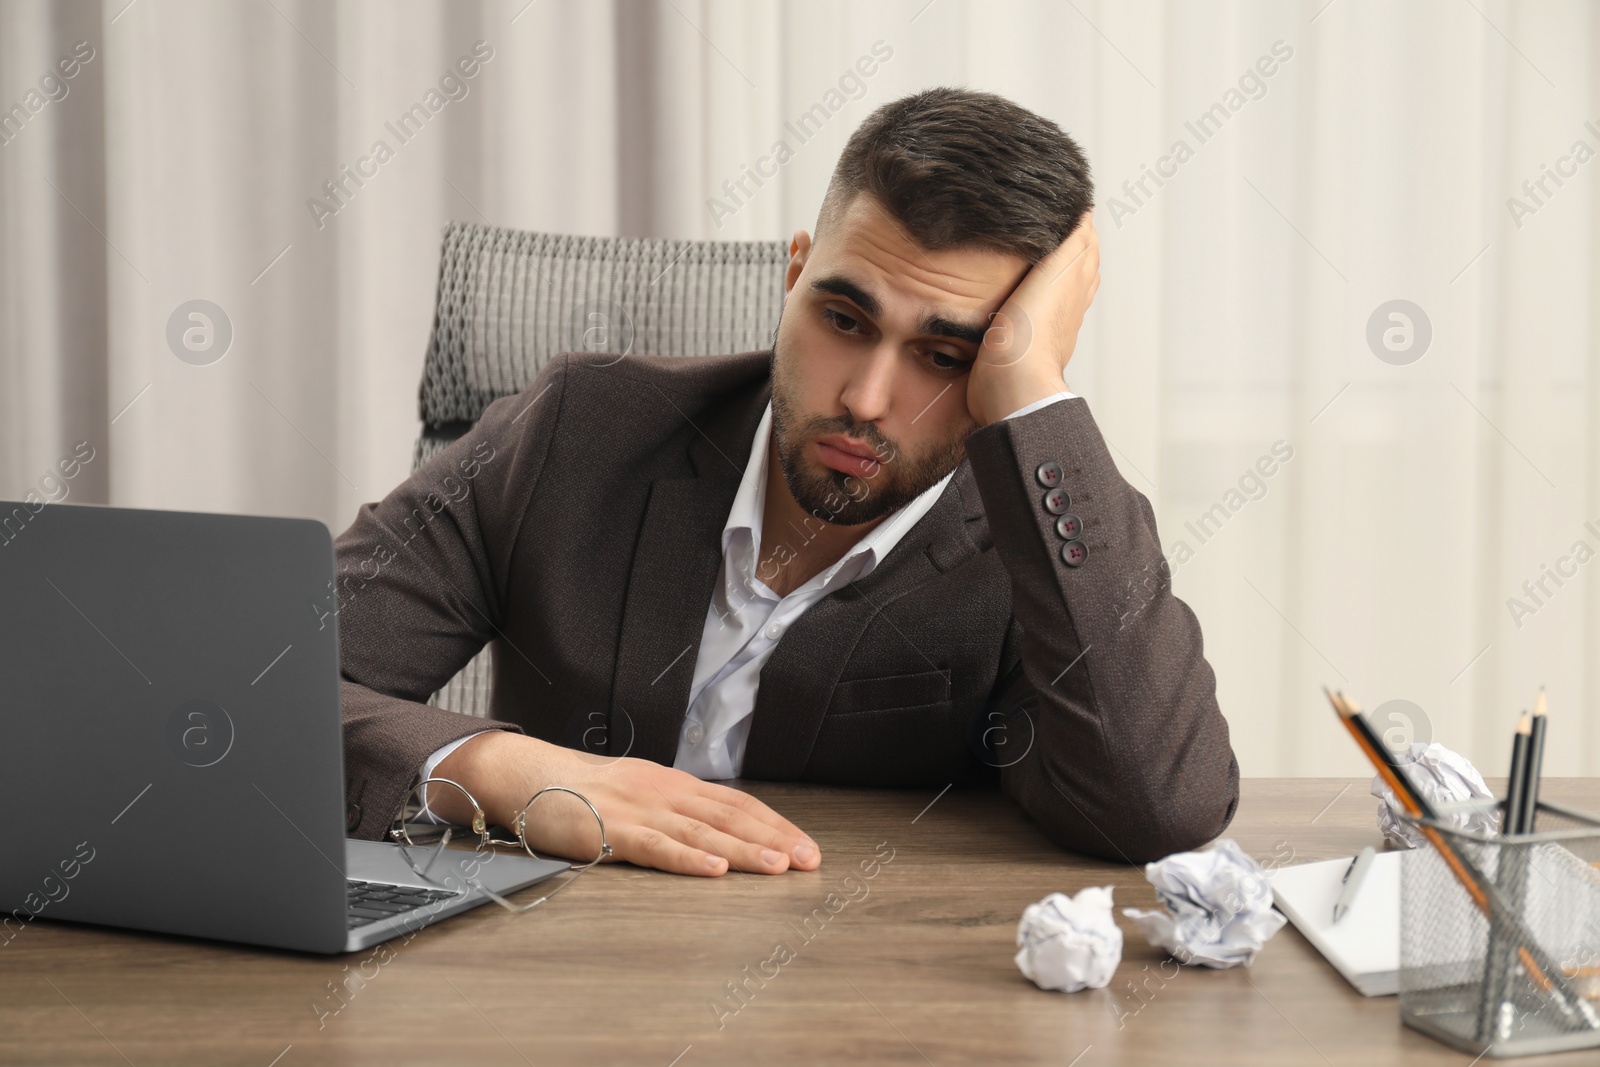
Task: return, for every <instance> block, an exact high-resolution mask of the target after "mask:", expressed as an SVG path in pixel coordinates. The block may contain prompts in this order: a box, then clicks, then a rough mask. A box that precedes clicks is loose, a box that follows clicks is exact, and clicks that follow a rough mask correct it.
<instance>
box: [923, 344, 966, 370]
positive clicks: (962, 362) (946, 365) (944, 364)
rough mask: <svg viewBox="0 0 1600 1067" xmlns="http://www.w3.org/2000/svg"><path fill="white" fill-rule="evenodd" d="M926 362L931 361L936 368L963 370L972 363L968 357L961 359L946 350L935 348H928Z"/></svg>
mask: <svg viewBox="0 0 1600 1067" xmlns="http://www.w3.org/2000/svg"><path fill="white" fill-rule="evenodd" d="M928 362H930V363H932V364H933V365H934V367H935V368H937V369H938V370H957V371H959V370H965V369H967V367H969V366H971V365H972V361H971V360H970V359H961V358H959V357H957V356H952V355H951V354H950V353H948V352H941V351H940V350H939V349H937V348H933V349H929V350H928Z"/></svg>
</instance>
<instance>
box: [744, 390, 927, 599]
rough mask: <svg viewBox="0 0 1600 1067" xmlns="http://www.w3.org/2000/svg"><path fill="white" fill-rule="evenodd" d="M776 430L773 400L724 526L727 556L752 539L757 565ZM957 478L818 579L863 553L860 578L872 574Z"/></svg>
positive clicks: (886, 523)
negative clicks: (744, 540) (741, 541)
mask: <svg viewBox="0 0 1600 1067" xmlns="http://www.w3.org/2000/svg"><path fill="white" fill-rule="evenodd" d="M771 431H772V402H771V401H770V400H769V401H768V402H767V408H766V410H765V411H764V412H762V414H761V422H760V424H759V425H757V426H756V436H755V440H754V441H753V442H751V445H750V458H749V459H748V460H747V461H746V462H745V465H744V474H743V476H742V477H741V478H740V479H739V491H738V492H737V493H736V494H735V495H734V498H733V507H732V508H730V509H729V511H728V521H727V522H726V523H724V524H723V527H722V555H723V558H724V559H726V558H728V552H729V548H730V547H731V546H732V545H733V544H734V542H735V539H736V538H739V539H742V538H743V537H748V538H749V542H748V543H749V546H750V553H749V562H750V566H751V567H754V566H755V563H756V560H755V558H754V557H755V554H756V552H757V551H759V549H760V545H761V515H762V512H763V511H764V510H765V508H766V503H767V464H768V463H769V462H770V460H771V448H770V438H771ZM954 476H955V471H954V470H951V471H949V472H948V473H946V474H945V476H944V477H943V478H940V479H939V480H938V481H937V482H934V483H933V484H932V485H930V486H929V487H928V488H926V489H924V490H923V491H922V492H921V493H919V494H918V495H917V496H916V497H915V498H913V499H912V500H911V501H910V502H909V503H907V504H905V505H903V506H902V507H900V508H899V509H898V510H897V511H895V512H893V513H892V514H891V515H890V516H889V517H888V518H886V519H884V520H883V521H882V522H880V523H878V525H877V526H874V527H873V528H872V529H871V530H870V531H868V532H867V534H866V535H865V536H863V537H862V538H861V540H859V541H857V542H856V543H855V544H853V545H851V546H850V548H849V549H848V550H847V551H846V552H845V554H844V555H843V556H841V557H840V558H839V561H838V562H837V563H834V564H833V565H832V566H830V567H828V568H827V569H826V570H824V571H823V572H822V574H821V575H819V576H818V577H819V578H821V579H822V581H823V582H824V583H826V582H827V581H828V580H829V579H831V578H832V577H833V576H834V575H835V574H837V573H838V572H839V571H840V570H841V569H842V568H843V567H844V566H845V565H846V564H849V563H851V562H852V561H854V560H856V559H857V557H863V558H862V559H861V561H860V567H861V569H860V571H859V572H858V573H856V575H855V577H857V578H864V577H866V576H867V575H868V574H870V573H872V570H873V568H875V567H876V566H877V565H878V563H879V562H880V561H881V560H882V559H883V557H885V556H887V555H888V554H889V552H890V550H891V549H893V548H894V546H895V545H897V544H899V543H900V539H901V538H902V537H904V536H905V535H906V533H907V532H909V531H910V529H911V528H912V527H913V526H915V525H916V524H917V521H918V520H919V519H921V518H922V516H924V515H926V514H927V513H928V511H929V510H930V509H932V507H933V505H934V504H935V503H937V502H938V500H939V495H940V494H941V493H943V492H944V489H945V486H947V485H949V484H950V479H951V478H952V477H954Z"/></svg>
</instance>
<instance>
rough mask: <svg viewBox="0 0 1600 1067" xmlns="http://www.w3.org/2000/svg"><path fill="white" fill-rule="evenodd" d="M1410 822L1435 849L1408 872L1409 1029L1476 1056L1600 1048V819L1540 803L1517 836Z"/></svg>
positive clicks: (1403, 934) (1405, 969) (1421, 854)
mask: <svg viewBox="0 0 1600 1067" xmlns="http://www.w3.org/2000/svg"><path fill="white" fill-rule="evenodd" d="M1441 814H1444V813H1443V812H1441ZM1406 821H1407V822H1409V823H1410V824H1411V825H1412V826H1413V827H1415V828H1416V829H1417V830H1418V831H1420V832H1422V833H1423V834H1424V836H1427V837H1428V838H1429V839H1430V844H1431V846H1432V847H1429V846H1424V847H1422V848H1419V849H1416V850H1414V851H1412V852H1410V853H1408V854H1407V855H1406V856H1405V858H1404V861H1403V862H1402V863H1401V876H1400V881H1401V895H1400V1019H1401V1021H1402V1022H1403V1023H1405V1025H1407V1026H1410V1027H1412V1028H1414V1029H1417V1030H1420V1031H1422V1032H1423V1033H1426V1034H1428V1035H1429V1036H1431V1037H1434V1038H1436V1039H1438V1040H1440V1041H1442V1042H1444V1043H1445V1044H1447V1045H1450V1046H1452V1047H1454V1048H1457V1049H1460V1050H1462V1051H1463V1052H1466V1053H1469V1054H1471V1055H1486V1056H1490V1057H1499V1056H1525V1055H1530V1054H1535V1053H1542V1052H1560V1051H1566V1050H1569V1049H1578V1048H1588V1047H1591V1046H1600V867H1597V866H1596V864H1600V820H1597V819H1595V818H1594V817H1592V816H1589V815H1585V814H1582V813H1581V812H1576V811H1571V810H1568V809H1565V808H1562V807H1558V806H1557V805H1554V804H1548V803H1545V802H1542V801H1541V802H1540V803H1539V804H1538V807H1537V811H1536V815H1535V823H1534V832H1532V833H1526V834H1513V835H1510V836H1507V837H1498V836H1495V835H1485V834H1479V833H1470V832H1467V831H1464V830H1460V829H1457V828H1455V827H1451V826H1448V825H1446V824H1444V823H1442V822H1437V821H1433V820H1427V819H1417V818H1407V819H1406Z"/></svg>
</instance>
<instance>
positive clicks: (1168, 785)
mask: <svg viewBox="0 0 1600 1067" xmlns="http://www.w3.org/2000/svg"><path fill="white" fill-rule="evenodd" d="M967 455H968V458H969V459H970V461H971V463H972V470H973V476H974V479H975V481H976V482H977V485H978V491H979V494H980V495H981V497H982V499H983V506H984V511H985V513H986V515H987V518H988V521H989V529H990V533H991V536H992V537H993V539H994V545H995V550H996V552H997V553H998V554H999V556H1000V560H1001V562H1002V564H1003V565H1004V566H1005V569H1006V572H1007V574H1008V575H1009V576H1010V579H1011V597H1012V617H1013V626H1012V633H1011V640H1008V642H1007V647H1006V651H1005V655H1006V657H1007V659H1006V660H1003V661H1002V664H1001V675H1000V679H999V681H998V683H997V685H996V688H995V692H994V704H993V705H992V707H995V708H998V709H999V710H1001V711H1002V712H1004V713H1007V714H1008V715H1010V716H1011V718H1010V719H1009V726H1008V733H1009V735H1010V737H1012V738H1026V739H1027V741H1028V742H1029V748H1028V749H1027V754H1026V755H1025V756H1023V757H1021V758H1020V759H1017V760H1016V761H1015V762H1013V763H1011V764H1010V765H1009V766H1003V767H1002V768H1001V772H1000V776H1001V787H1002V788H1003V789H1004V790H1005V792H1006V793H1007V794H1008V795H1009V796H1011V797H1012V798H1013V799H1015V800H1016V801H1017V803H1018V804H1020V805H1021V807H1022V808H1023V809H1024V810H1025V811H1027V812H1028V813H1029V815H1031V816H1032V817H1033V818H1034V819H1035V820H1036V821H1037V822H1038V823H1039V825H1040V826H1041V827H1042V828H1043V829H1044V831H1045V833H1046V834H1047V835H1048V836H1049V837H1050V838H1051V839H1052V840H1054V841H1055V842H1057V843H1058V844H1061V845H1064V846H1066V847H1068V848H1071V849H1074V850H1076V851H1079V852H1084V853H1088V854H1090V855H1095V856H1101V857H1104V858H1106V859H1112V860H1122V861H1125V862H1128V863H1141V862H1145V861H1148V860H1152V859H1157V858H1160V857H1162V856H1165V855H1169V854H1171V853H1173V852H1179V851H1183V850H1185V849H1190V848H1194V847H1197V846H1199V845H1201V844H1203V843H1205V842H1206V841H1209V840H1210V839H1212V838H1213V837H1215V836H1216V835H1218V834H1220V833H1221V832H1222V831H1223V829H1225V828H1226V827H1227V825H1228V823H1229V821H1230V820H1231V819H1232V818H1233V812H1234V809H1235V807H1236V806H1237V804H1238V798H1239V766H1238V762H1237V760H1236V759H1235V758H1234V754H1233V749H1232V747H1231V746H1230V744H1229V742H1228V724H1227V721H1226V720H1225V719H1224V718H1223V717H1222V712H1221V710H1220V709H1219V708H1218V706H1217V697H1216V677H1215V675H1214V674H1213V673H1212V671H1211V667H1210V665H1209V664H1207V663H1206V660H1205V656H1204V649H1203V646H1202V640H1201V635H1200V623H1199V620H1198V619H1196V618H1195V615H1194V612H1193V611H1191V610H1190V609H1189V607H1188V605H1186V604H1184V603H1183V601H1181V600H1179V599H1178V598H1177V597H1176V596H1174V595H1173V594H1172V590H1171V581H1170V569H1169V568H1168V566H1167V564H1166V560H1165V558H1164V556H1163V555H1162V552H1161V544H1160V541H1159V539H1158V537H1157V534H1156V524H1155V516H1154V513H1153V512H1152V511H1151V508H1150V504H1149V502H1148V501H1147V500H1146V499H1145V498H1144V496H1143V495H1142V494H1141V493H1139V492H1138V491H1137V490H1135V489H1134V488H1133V487H1132V486H1131V485H1129V484H1128V483H1127V482H1126V481H1125V480H1124V479H1123V478H1122V476H1121V474H1120V473H1118V471H1117V468H1116V464H1115V463H1114V462H1113V461H1112V458H1111V454H1110V452H1109V451H1108V450H1107V448H1106V443H1105V439H1104V438H1103V437H1102V436H1101V435H1100V431H1099V428H1098V427H1097V426H1096V425H1095V421H1094V418H1093V416H1092V415H1091V414H1090V413H1089V407H1088V403H1087V402H1086V401H1085V400H1083V399H1082V398H1073V399H1070V400H1063V401H1061V402H1059V403H1055V404H1051V405H1049V406H1047V407H1044V408H1041V409H1040V410H1038V411H1034V412H1031V413H1029V414H1027V415H1022V416H1018V417H1016V418H1012V419H1005V420H1001V421H999V422H996V423H992V424H991V425H989V426H985V427H983V428H981V429H979V430H977V431H975V432H974V433H973V434H972V435H971V436H970V437H969V438H968V440H967ZM1046 463H1057V464H1059V465H1060V467H1061V469H1062V472H1063V477H1062V479H1061V488H1063V489H1065V490H1066V491H1067V493H1068V495H1069V496H1070V497H1071V503H1070V505H1069V507H1068V509H1067V513H1068V514H1072V515H1076V516H1078V517H1079V519H1080V520H1081V527H1082V534H1081V537H1080V538H1079V542H1080V543H1081V545H1082V546H1083V548H1084V549H1086V550H1087V555H1086V556H1084V557H1083V558H1082V559H1081V561H1078V562H1077V565H1076V566H1073V565H1069V563H1068V561H1066V560H1065V559H1063V556H1062V549H1063V547H1065V546H1067V545H1068V543H1069V542H1068V541H1067V540H1066V539H1065V538H1064V537H1063V536H1062V535H1061V534H1060V533H1059V532H1058V531H1057V525H1056V524H1057V519H1058V516H1057V515H1055V514H1052V513H1051V512H1050V511H1049V510H1048V509H1047V508H1046V506H1045V495H1046V493H1047V492H1048V489H1047V487H1046V486H1045V485H1044V484H1043V482H1042V481H1041V480H1040V477H1039V474H1038V471H1039V468H1040V467H1041V466H1042V465H1044V464H1046ZM1023 716H1026V719H1023V718H1022V717H1023Z"/></svg>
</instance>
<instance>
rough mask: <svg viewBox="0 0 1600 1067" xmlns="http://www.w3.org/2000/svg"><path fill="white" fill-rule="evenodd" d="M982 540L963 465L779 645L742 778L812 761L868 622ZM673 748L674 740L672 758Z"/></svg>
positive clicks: (968, 471) (778, 773) (787, 773)
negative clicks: (888, 544) (915, 518)
mask: <svg viewBox="0 0 1600 1067" xmlns="http://www.w3.org/2000/svg"><path fill="white" fill-rule="evenodd" d="M730 503H731V500H730ZM985 540H987V527H986V526H985V525H984V512H983V504H982V501H981V500H980V498H979V497H978V492H977V487H976V485H975V484H974V483H973V480H972V468H971V467H970V466H968V464H966V463H965V462H963V463H962V464H961V465H960V466H959V467H958V468H956V474H955V477H953V478H951V479H950V484H949V485H947V486H946V487H945V491H944V493H943V494H941V495H940V497H939V500H938V502H937V503H936V504H934V506H933V507H932V508H931V509H929V511H928V513H927V514H926V515H924V516H923V517H922V520H921V521H920V522H918V523H917V524H916V525H915V526H913V527H912V528H911V529H910V530H908V531H907V532H906V534H905V536H904V537H902V538H901V539H900V542H899V543H898V544H897V545H895V547H894V548H893V549H892V550H891V551H890V552H889V554H888V555H887V556H885V557H884V559H883V560H882V561H881V562H880V563H879V564H878V566H877V567H875V568H874V569H873V571H872V573H871V574H869V575H867V576H866V577H865V578H862V579H860V580H859V581H855V582H851V583H849V584H848V585H846V586H844V587H843V588H840V589H837V590H835V591H834V592H833V593H832V594H831V595H829V596H826V597H824V598H823V599H821V600H819V601H818V602H817V603H815V604H813V605H812V606H811V608H810V609H809V610H808V611H806V613H805V614H803V615H801V616H800V617H799V618H798V619H796V620H795V621H794V623H792V624H791V625H790V627H789V629H788V631H787V632H785V633H784V635H783V637H782V638H781V639H780V640H779V641H778V645H777V647H776V648H774V649H773V650H772V656H771V657H770V658H769V659H768V660H767V662H766V664H765V665H764V666H763V667H762V668H761V685H760V688H759V689H758V690H757V691H756V708H755V717H754V718H753V719H752V720H751V723H750V734H749V737H748V739H747V740H746V742H745V753H744V766H743V769H742V773H743V777H746V778H758V779H761V778H764V779H770V780H776V781H788V780H793V779H796V778H799V777H800V775H801V774H802V773H803V772H804V770H805V767H806V764H807V763H808V762H810V759H811V750H812V749H813V747H815V745H816V741H817V733H818V732H819V731H820V730H821V729H822V719H823V717H824V715H826V713H827V710H828V702H829V700H830V699H831V698H832V695H833V687H834V686H835V685H836V684H837V683H838V681H839V676H840V675H841V674H842V673H843V671H844V665H845V661H846V660H848V659H849V657H850V653H851V651H852V650H853V649H854V648H855V646H856V642H857V641H859V640H860V639H861V635H862V634H863V633H864V632H865V631H866V628H867V625H868V623H870V622H871V621H872V618H873V616H874V615H876V614H877V613H878V612H880V611H883V610H884V609H885V608H887V607H888V606H889V605H890V604H892V603H893V602H894V601H895V600H897V599H899V598H900V597H902V596H904V595H905V594H906V593H908V592H910V591H911V590H913V589H915V588H917V587H918V586H919V585H921V584H922V583H923V582H926V581H928V580H930V579H932V578H934V577H936V576H937V575H939V574H940V573H943V572H944V571H948V570H950V569H952V568H954V567H957V566H959V565H960V564H961V563H963V562H965V561H966V560H967V559H969V558H971V557H972V556H974V555H977V554H978V552H979V551H981V542H983V541H985ZM934 666H935V667H938V668H941V669H942V668H943V666H944V665H943V664H938V663H936V664H934ZM679 720H680V722H681V720H682V715H680V716H679ZM675 746H676V737H675V736H674V749H673V752H674V753H676V751H677V749H676V747H675Z"/></svg>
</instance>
